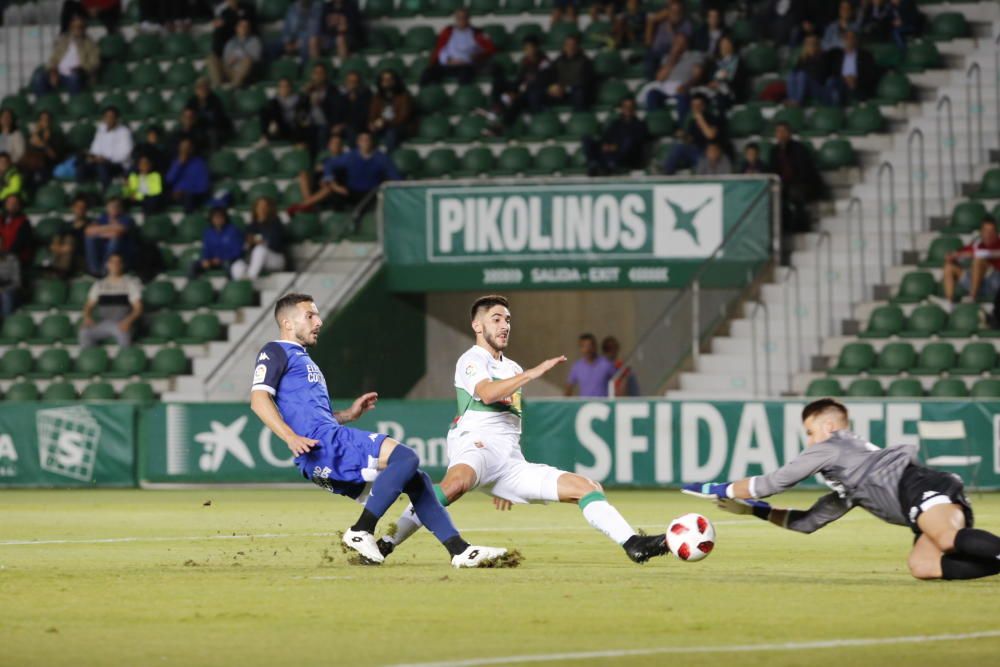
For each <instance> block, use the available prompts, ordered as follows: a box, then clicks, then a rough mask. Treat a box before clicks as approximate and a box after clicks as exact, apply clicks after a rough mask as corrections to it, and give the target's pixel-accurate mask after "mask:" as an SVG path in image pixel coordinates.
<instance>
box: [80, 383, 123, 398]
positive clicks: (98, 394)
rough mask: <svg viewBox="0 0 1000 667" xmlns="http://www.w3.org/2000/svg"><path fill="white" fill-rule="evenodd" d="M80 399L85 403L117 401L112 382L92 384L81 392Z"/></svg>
mask: <svg viewBox="0 0 1000 667" xmlns="http://www.w3.org/2000/svg"><path fill="white" fill-rule="evenodd" d="M80 399H81V400H83V401H113V400H115V388H114V387H112V386H111V383H110V382H91V383H90V384H88V385H87V386H86V387H84V388H83V391H82V392H80Z"/></svg>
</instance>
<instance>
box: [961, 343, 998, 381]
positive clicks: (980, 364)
mask: <svg viewBox="0 0 1000 667" xmlns="http://www.w3.org/2000/svg"><path fill="white" fill-rule="evenodd" d="M996 363H997V350H996V348H995V347H993V343H983V342H978V343H969V344H968V345H966V346H965V347H963V348H962V351H961V352H960V353H959V355H958V365H957V366H955V367H954V368H952V369H951V372H952V373H953V374H955V375H981V374H982V373H985V372H987V371H989V370H991V369H993V367H994V366H996Z"/></svg>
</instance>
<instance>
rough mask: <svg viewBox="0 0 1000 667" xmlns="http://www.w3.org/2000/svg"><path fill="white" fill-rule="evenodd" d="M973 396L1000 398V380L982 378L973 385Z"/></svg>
mask: <svg viewBox="0 0 1000 667" xmlns="http://www.w3.org/2000/svg"><path fill="white" fill-rule="evenodd" d="M971 396H972V398H1000V380H992V379H990V380H980V381H979V382H977V383H976V384H974V385H972V393H971Z"/></svg>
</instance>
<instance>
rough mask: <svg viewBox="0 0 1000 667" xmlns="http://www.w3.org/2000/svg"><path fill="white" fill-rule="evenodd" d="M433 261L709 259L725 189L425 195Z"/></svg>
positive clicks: (642, 187)
mask: <svg viewBox="0 0 1000 667" xmlns="http://www.w3.org/2000/svg"><path fill="white" fill-rule="evenodd" d="M427 196H428V200H427V206H428V216H427V221H428V225H429V227H430V229H428V232H429V233H428V237H427V238H428V248H427V252H428V258H429V259H430V261H431V262H443V263H444V262H468V261H469V260H472V259H484V258H489V259H491V260H502V259H506V260H513V261H517V260H555V261H565V260H572V259H595V258H603V257H607V258H614V259H688V258H698V257H707V256H709V255H711V254H712V253H713V252H714V251H715V249H716V248H718V246H719V245H720V244H721V243H722V241H723V236H724V229H723V226H724V218H723V212H724V211H723V209H724V205H723V199H724V186H723V185H722V184H721V183H715V184H675V185H653V184H641V183H640V184H628V185H625V184H622V185H616V186H609V185H604V186H601V188H600V189H593V188H586V187H584V186H579V185H574V186H554V187H547V188H544V189H542V188H540V189H539V191H538V194H533V192H532V190H531V189H530V188H528V189H524V188H522V189H520V190H516V191H515V190H511V189H510V188H498V189H495V190H494V189H491V188H483V189H480V190H478V191H475V192H473V193H469V192H463V191H460V190H456V189H453V188H440V189H431V190H428V193H427Z"/></svg>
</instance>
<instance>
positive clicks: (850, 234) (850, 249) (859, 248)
mask: <svg viewBox="0 0 1000 667" xmlns="http://www.w3.org/2000/svg"><path fill="white" fill-rule="evenodd" d="M862 210H863V207H862V204H861V198H860V197H851V201H850V202H848V204H847V293H848V295H849V296H850V300H851V301H853V300H854V262H853V261H852V258H853V257H855V256H857V258H858V265H859V266H858V273H859V274H860V278H861V290H860V297H861V298H862V299H863V298H864V296H865V290H866V289H867V288H868V276H867V271H866V269H865V250H867V244H866V243H865V223H864V215H863V213H862ZM852 214H854V215H852ZM854 221H856V222H857V228H858V238H857V243H855V242H854V241H855V239H854V226H853V225H852V224H851V223H852V222H854Z"/></svg>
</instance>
